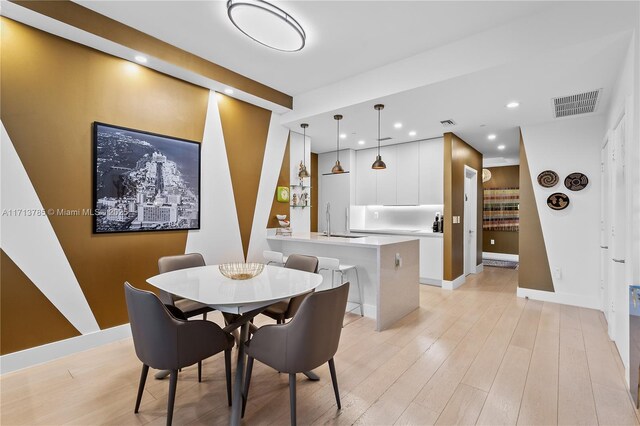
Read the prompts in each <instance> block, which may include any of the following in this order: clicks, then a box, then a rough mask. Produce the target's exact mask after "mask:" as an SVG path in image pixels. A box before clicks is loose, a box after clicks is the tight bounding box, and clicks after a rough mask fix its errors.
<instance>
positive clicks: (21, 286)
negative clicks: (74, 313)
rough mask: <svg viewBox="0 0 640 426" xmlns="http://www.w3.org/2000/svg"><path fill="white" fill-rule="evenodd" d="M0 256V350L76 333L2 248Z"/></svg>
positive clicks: (33, 344) (16, 349) (70, 335)
mask: <svg viewBox="0 0 640 426" xmlns="http://www.w3.org/2000/svg"><path fill="white" fill-rule="evenodd" d="M0 256H1V257H0V270H2V287H1V289H0V354H2V355H4V354H8V353H11V352H16V351H20V350H23V349H28V348H31V347H33V346H38V345H42V344H45V343H51V342H55V341H57V340H62V339H68V338H70V337H74V336H78V335H80V333H79V332H78V330H76V329H75V327H74V326H73V325H71V323H70V322H69V321H68V320H67V319H66V318H65V317H64V315H62V314H61V313H60V311H58V309H56V307H55V306H54V305H53V304H52V303H51V302H50V301H49V299H47V297H46V296H45V295H44V294H42V293H41V292H40V290H39V289H38V287H36V286H35V285H34V284H33V283H32V282H31V280H30V279H29V278H28V277H27V276H26V275H25V274H23V273H22V271H21V270H20V268H18V267H17V266H16V264H15V263H13V261H12V260H11V258H9V256H7V255H6V253H5V252H4V251H2V250H0Z"/></svg>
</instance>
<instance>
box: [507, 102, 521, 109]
mask: <svg viewBox="0 0 640 426" xmlns="http://www.w3.org/2000/svg"><path fill="white" fill-rule="evenodd" d="M519 106H520V102H516V101H513V102H509V103H508V104H507V108H518V107H519Z"/></svg>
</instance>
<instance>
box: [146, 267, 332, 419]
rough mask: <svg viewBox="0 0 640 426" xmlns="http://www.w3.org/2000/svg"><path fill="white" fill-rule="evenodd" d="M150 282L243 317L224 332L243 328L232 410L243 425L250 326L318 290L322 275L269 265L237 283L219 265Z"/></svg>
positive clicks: (173, 273) (159, 287)
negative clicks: (286, 303)
mask: <svg viewBox="0 0 640 426" xmlns="http://www.w3.org/2000/svg"><path fill="white" fill-rule="evenodd" d="M147 282H148V283H149V284H151V285H152V286H154V287H156V288H158V289H160V290H164V291H166V292H168V293H171V294H175V295H177V296H179V297H184V298H186V299H190V300H194V301H196V302H200V303H203V304H205V305H209V306H211V307H212V308H215V309H217V310H219V311H221V312H225V313H229V314H236V315H239V317H237V319H236V320H235V321H234V322H233V323H230V324H228V325H227V326H226V327H225V328H224V329H225V330H226V331H232V330H234V329H236V328H240V344H239V345H238V362H237V368H236V376H235V380H234V382H235V384H234V390H233V403H232V407H231V410H232V411H231V425H234V426H235V425H238V424H240V416H241V411H242V398H243V395H242V383H243V382H244V366H245V353H244V342H245V341H246V340H247V338H248V333H249V323H250V321H251V319H253V318H254V317H255V316H256V315H258V314H259V313H260V312H262V311H263V310H264V309H265V308H266V307H267V306H269V305H271V304H273V303H275V302H278V301H280V300H286V299H289V298H291V297H294V296H299V295H301V294H304V293H308V292H310V291H312V290H314V289H316V288H317V287H318V286H319V285H320V284H321V283H322V276H321V275H319V274H314V273H310V272H304V271H298V270H296V269H289V268H282V267H279V266H272V265H265V267H264V270H263V271H262V273H260V274H259V275H258V276H256V277H253V278H250V279H248V280H233V279H231V278H227V277H225V276H224V275H222V273H220V269H219V265H208V266H199V267H195V268H186V269H179V270H176V271H171V272H165V273H163V274H159V275H155V276H153V277H151V278H149V279H147Z"/></svg>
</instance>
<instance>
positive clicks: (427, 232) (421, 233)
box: [351, 229, 442, 238]
mask: <svg viewBox="0 0 640 426" xmlns="http://www.w3.org/2000/svg"><path fill="white" fill-rule="evenodd" d="M351 232H356V233H362V234H384V235H414V236H416V237H433V238H442V232H433V231H432V230H430V229H419V230H418V229H416V230H414V229H351Z"/></svg>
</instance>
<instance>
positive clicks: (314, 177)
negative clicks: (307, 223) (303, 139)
mask: <svg viewBox="0 0 640 426" xmlns="http://www.w3.org/2000/svg"><path fill="white" fill-rule="evenodd" d="M311 185H312V186H313V188H311V210H310V212H311V213H310V214H311V227H310V230H311V232H318V191H319V188H320V178H319V174H318V154H316V153H314V152H312V153H311Z"/></svg>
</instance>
